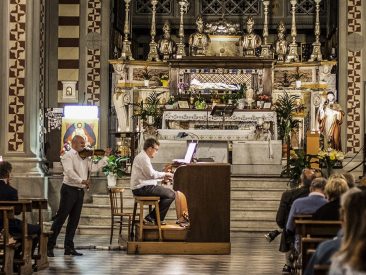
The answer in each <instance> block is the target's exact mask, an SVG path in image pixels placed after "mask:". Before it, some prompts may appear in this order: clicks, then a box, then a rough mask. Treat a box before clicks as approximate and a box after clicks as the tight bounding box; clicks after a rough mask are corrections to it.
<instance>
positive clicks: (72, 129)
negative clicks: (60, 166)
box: [61, 118, 99, 148]
mask: <svg viewBox="0 0 366 275" xmlns="http://www.w3.org/2000/svg"><path fill="white" fill-rule="evenodd" d="M98 128H99V119H97V118H96V119H73V118H62V128H61V148H62V146H65V145H67V144H71V140H72V139H73V137H74V136H76V135H79V136H82V137H83V138H84V139H85V145H86V146H90V147H93V148H97V146H98Z"/></svg>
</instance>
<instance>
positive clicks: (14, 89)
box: [6, 0, 27, 152]
mask: <svg viewBox="0 0 366 275" xmlns="http://www.w3.org/2000/svg"><path fill="white" fill-rule="evenodd" d="M26 8H27V1H26V0H11V1H9V17H8V18H9V22H8V23H9V34H8V37H7V39H9V42H8V45H9V48H8V62H9V71H8V74H9V75H8V78H9V79H8V83H9V87H8V112H7V123H6V124H7V125H8V131H7V137H6V139H7V142H8V148H7V150H8V151H9V152H24V149H25V148H24V132H25V131H24V123H25V93H26V91H25V85H26V83H25V70H26V22H27V14H26Z"/></svg>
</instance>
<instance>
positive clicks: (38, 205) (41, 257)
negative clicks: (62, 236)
mask: <svg viewBox="0 0 366 275" xmlns="http://www.w3.org/2000/svg"><path fill="white" fill-rule="evenodd" d="M27 200H30V201H31V202H32V209H36V210H38V225H39V227H40V228H41V234H40V237H39V244H38V254H37V255H33V258H34V259H35V262H36V267H37V270H41V269H44V268H47V267H48V266H49V262H48V257H47V241H48V236H49V235H50V232H45V231H44V229H43V216H42V210H43V209H47V203H48V202H47V199H42V198H27Z"/></svg>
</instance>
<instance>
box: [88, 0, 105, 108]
mask: <svg viewBox="0 0 366 275" xmlns="http://www.w3.org/2000/svg"><path fill="white" fill-rule="evenodd" d="M101 6H102V3H101V1H100V0H89V1H88V11H87V32H88V34H87V48H88V50H87V64H86V73H87V78H86V95H85V96H86V98H85V101H86V103H87V104H89V105H97V106H99V105H100V85H101V83H100V74H101V70H100V63H101V62H100V61H101V60H100V58H101V49H100V48H101V9H102V7H101Z"/></svg>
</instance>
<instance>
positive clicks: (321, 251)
mask: <svg viewBox="0 0 366 275" xmlns="http://www.w3.org/2000/svg"><path fill="white" fill-rule="evenodd" d="M357 192H361V190H360V189H358V188H351V189H349V190H348V191H347V192H346V193H344V194H343V195H342V196H341V205H344V204H345V201H347V200H348V198H349V197H350V196H351V195H352V194H353V193H357ZM338 211H339V210H338ZM342 238H343V230H339V232H338V234H337V236H336V237H335V238H334V239H332V240H327V241H324V242H322V243H321V244H319V245H318V247H317V249H316V251H315V253H314V254H313V256H312V257H311V258H310V260H309V262H308V264H307V266H306V269H305V273H304V275H313V274H314V266H315V265H330V259H331V257H332V256H333V254H334V253H335V252H337V251H338V249H339V247H340V246H341V241H342Z"/></svg>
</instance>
